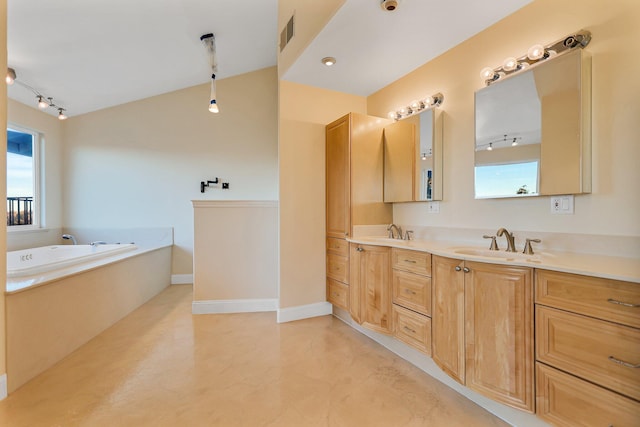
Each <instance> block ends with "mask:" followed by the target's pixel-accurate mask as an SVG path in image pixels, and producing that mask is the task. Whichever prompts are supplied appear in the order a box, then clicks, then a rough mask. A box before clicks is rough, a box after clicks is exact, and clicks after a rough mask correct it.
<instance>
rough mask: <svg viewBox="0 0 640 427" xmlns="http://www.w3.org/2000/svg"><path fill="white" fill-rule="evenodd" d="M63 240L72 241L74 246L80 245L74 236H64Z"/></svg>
mask: <svg viewBox="0 0 640 427" xmlns="http://www.w3.org/2000/svg"><path fill="white" fill-rule="evenodd" d="M62 238H63V239H64V240H71V242H72V243H73V244H74V245H77V244H78V241H77V240H76V238H75V237H73V234H63V235H62Z"/></svg>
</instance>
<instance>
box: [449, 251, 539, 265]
mask: <svg viewBox="0 0 640 427" xmlns="http://www.w3.org/2000/svg"><path fill="white" fill-rule="evenodd" d="M453 252H454V253H456V254H459V255H468V256H475V257H483V258H494V259H499V260H503V261H528V262H540V261H541V254H534V255H529V254H523V253H520V252H506V251H492V250H489V249H479V248H455V249H453Z"/></svg>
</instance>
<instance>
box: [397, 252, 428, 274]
mask: <svg viewBox="0 0 640 427" xmlns="http://www.w3.org/2000/svg"><path fill="white" fill-rule="evenodd" d="M391 264H392V267H393V268H396V269H399V270H406V271H411V272H414V273H418V274H424V275H426V276H431V254H428V253H426V252H419V251H407V250H404V249H397V248H393V249H392V250H391Z"/></svg>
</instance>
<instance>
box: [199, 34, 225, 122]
mask: <svg viewBox="0 0 640 427" xmlns="http://www.w3.org/2000/svg"><path fill="white" fill-rule="evenodd" d="M200 41H201V42H202V43H203V44H204V46H205V48H206V49H207V53H208V54H209V65H210V66H211V96H210V97H209V111H211V112H212V113H216V114H217V113H219V112H220V108H219V107H218V95H217V93H216V73H217V72H218V60H217V58H216V38H215V36H214V35H213V33H208V34H203V35H202V36H200Z"/></svg>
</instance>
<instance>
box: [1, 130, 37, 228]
mask: <svg viewBox="0 0 640 427" xmlns="http://www.w3.org/2000/svg"><path fill="white" fill-rule="evenodd" d="M39 143H40V138H39V135H38V133H37V132H33V131H30V130H27V129H22V128H19V127H16V126H10V127H9V128H8V129H7V226H8V229H9V230H17V229H24V228H37V227H39V225H40V221H39V219H40V216H39V210H40V200H39V194H38V190H39V185H38V183H39V174H38V164H39V161H38V148H39V145H40V144H39Z"/></svg>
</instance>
